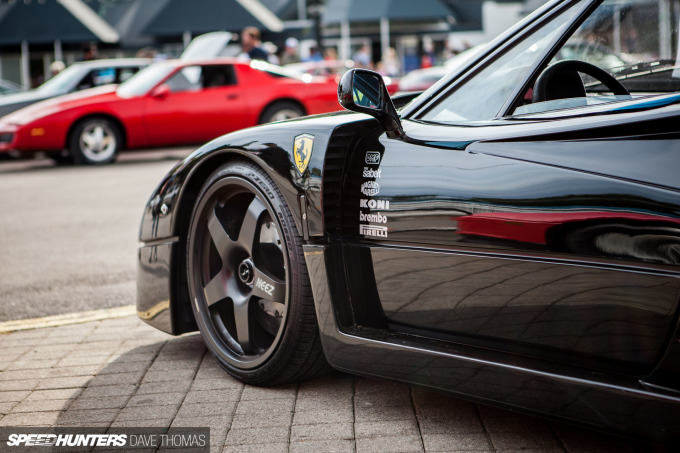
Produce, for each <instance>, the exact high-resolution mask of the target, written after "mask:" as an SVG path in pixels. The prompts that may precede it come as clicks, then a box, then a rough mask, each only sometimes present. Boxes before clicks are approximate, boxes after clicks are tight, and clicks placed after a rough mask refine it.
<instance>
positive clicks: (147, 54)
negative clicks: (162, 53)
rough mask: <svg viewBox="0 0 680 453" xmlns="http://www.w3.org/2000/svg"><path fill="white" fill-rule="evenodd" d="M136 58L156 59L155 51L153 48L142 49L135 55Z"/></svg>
mask: <svg viewBox="0 0 680 453" xmlns="http://www.w3.org/2000/svg"><path fill="white" fill-rule="evenodd" d="M135 57H137V58H156V49H154V48H153V47H148V46H147V47H142V48H141V49H139V50H138V51H137V53H136V54H135Z"/></svg>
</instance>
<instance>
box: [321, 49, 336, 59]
mask: <svg viewBox="0 0 680 453" xmlns="http://www.w3.org/2000/svg"><path fill="white" fill-rule="evenodd" d="M323 59H324V60H326V61H337V59H338V51H337V50H335V47H326V50H324V51H323Z"/></svg>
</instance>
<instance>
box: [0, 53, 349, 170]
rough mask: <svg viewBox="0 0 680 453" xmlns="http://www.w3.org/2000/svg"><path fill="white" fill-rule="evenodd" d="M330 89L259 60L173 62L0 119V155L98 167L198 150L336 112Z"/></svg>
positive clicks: (334, 96) (320, 81) (333, 87)
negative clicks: (173, 148)
mask: <svg viewBox="0 0 680 453" xmlns="http://www.w3.org/2000/svg"><path fill="white" fill-rule="evenodd" d="M336 90H337V87H336V84H335V83H334V82H332V81H327V80H325V79H323V78H321V79H317V78H314V77H312V76H310V75H303V74H297V73H295V72H288V71H286V70H285V69H282V68H280V67H277V66H273V65H270V64H268V63H264V62H262V61H251V62H242V61H238V60H235V59H212V60H206V61H196V60H191V61H186V60H172V61H166V62H159V63H156V64H153V65H151V66H148V67H147V68H145V69H144V70H142V71H140V72H139V73H137V74H136V75H135V76H133V77H132V78H130V79H129V80H128V81H126V82H125V83H123V84H121V85H119V86H118V87H115V86H113V85H108V86H103V87H99V88H93V89H90V90H85V91H82V92H79V93H74V94H69V95H65V96H60V97H57V98H54V99H50V100H47V101H43V102H39V103H37V104H33V105H31V106H29V107H26V108H24V109H21V110H18V111H16V112H14V113H11V114H9V115H7V116H4V117H2V118H0V152H2V151H9V150H18V151H23V152H32V151H47V152H48V153H49V154H50V155H51V156H53V157H54V158H56V159H62V158H63V159H70V160H73V161H74V162H76V163H80V164H90V165H96V164H105V163H109V162H112V161H113V160H115V158H116V155H117V154H118V152H119V151H120V150H121V149H134V148H145V147H154V146H165V145H182V144H193V143H202V142H205V141H207V140H211V139H213V138H215V137H218V136H220V135H222V134H225V133H227V132H231V131H234V130H237V129H242V128H245V127H248V126H254V125H257V124H262V123H268V122H270V121H278V120H282V119H287V118H294V117H297V116H303V115H308V114H316V113H325V112H330V111H334V110H338V109H339V106H338V101H337V94H336ZM64 150H66V151H64Z"/></svg>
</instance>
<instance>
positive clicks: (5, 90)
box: [0, 79, 21, 96]
mask: <svg viewBox="0 0 680 453" xmlns="http://www.w3.org/2000/svg"><path fill="white" fill-rule="evenodd" d="M19 91H21V87H20V86H19V85H17V84H16V83H13V82H10V81H9V80H3V79H0V96H4V95H7V94H10V93H17V92H19Z"/></svg>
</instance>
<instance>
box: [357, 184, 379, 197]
mask: <svg viewBox="0 0 680 453" xmlns="http://www.w3.org/2000/svg"><path fill="white" fill-rule="evenodd" d="M379 192H380V185H379V184H378V183H377V182H375V181H366V182H365V183H363V184H362V185H361V193H363V194H364V195H366V196H367V197H372V196H374V195H378V193H379Z"/></svg>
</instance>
